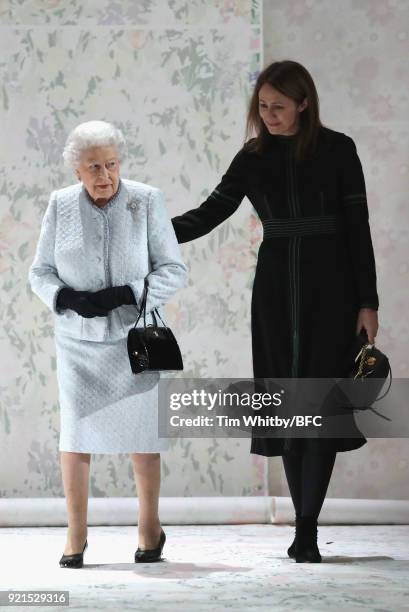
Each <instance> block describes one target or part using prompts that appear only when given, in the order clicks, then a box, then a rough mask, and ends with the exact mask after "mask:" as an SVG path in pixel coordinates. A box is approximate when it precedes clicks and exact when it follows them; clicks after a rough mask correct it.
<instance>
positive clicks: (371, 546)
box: [0, 525, 409, 612]
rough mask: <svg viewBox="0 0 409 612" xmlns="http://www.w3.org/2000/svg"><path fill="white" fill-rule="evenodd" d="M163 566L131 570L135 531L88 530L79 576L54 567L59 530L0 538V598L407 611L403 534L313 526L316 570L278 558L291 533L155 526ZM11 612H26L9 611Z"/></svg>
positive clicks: (311, 611)
mask: <svg viewBox="0 0 409 612" xmlns="http://www.w3.org/2000/svg"><path fill="white" fill-rule="evenodd" d="M163 527H164V530H165V532H166V535H167V541H166V544H165V547H164V551H163V554H164V559H165V560H164V561H162V562H160V563H153V564H135V563H134V562H133V555H134V551H135V549H136V546H137V543H136V539H137V528H136V527H121V526H119V527H118V526H115V527H111V526H110V527H92V526H91V527H89V531H88V548H87V550H86V552H85V555H84V567H83V568H82V569H66V568H60V567H59V565H58V561H59V559H60V557H61V555H62V552H63V549H64V545H65V533H66V528H60V527H50V528H44V527H41V528H34V527H30V528H27V527H26V528H3V529H1V530H0V538H1V549H0V550H1V554H0V589H1V590H10V589H16V590H23V589H26V590H29V589H30V590H40V589H49V590H57V589H61V590H68V591H69V593H70V605H69V607H57V606H50V607H44V606H36V607H35V608H34V609H37V610H43V609H44V610H64V609H68V610H70V612H74V611H75V612H77V611H79V610H92V611H94V610H97V609H98V610H99V611H104V610H115V611H118V612H119V611H123V610H138V612H139V611H141V612H144V611H147V610H149V611H151V610H152V611H155V612H156V611H157V610H160V609H163V610H166V612H173V611H177V612H180V611H181V609H182V608H183V610H185V611H186V612H202V611H206V612H207V611H212V612H216V611H219V610H249V609H250V608H251V609H252V610H263V611H264V610H266V611H267V610H269V611H272V610H274V611H275V612H276V611H280V610H286V611H287V610H297V612H317V611H320V610H325V611H326V612H328V611H331V610H338V611H339V610H346V611H348V612H352V611H353V610H360V611H361V610H371V611H376V612H384V611H385V612H386V611H387V612H392V611H393V612H403V611H409V526H408V525H407V526H405V525H401V526H397V525H385V526H382V525H370V526H355V525H354V526H332V525H331V526H319V530H318V544H319V548H320V552H321V555H322V557H323V562H322V563H317V564H300V563H298V564H297V563H295V561H293V560H291V559H289V558H288V556H287V552H286V551H287V548H288V546H289V544H290V543H291V542H292V540H293V536H294V527H293V526H290V525H214V526H212V525H205V526H201V525H189V526H175V525H170V526H166V525H163ZM10 609H13V610H20V609H21V610H28V609H33V608H30V607H23V606H13V607H12V608H10Z"/></svg>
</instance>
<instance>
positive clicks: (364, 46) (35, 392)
mask: <svg viewBox="0 0 409 612" xmlns="http://www.w3.org/2000/svg"><path fill="white" fill-rule="evenodd" d="M261 8H262V7H261V0H260V1H257V0H192V2H185V1H184V0H164V1H162V0H146V1H144V2H132V1H130V0H128V1H123V2H108V1H107V0H101V1H98V2H96V1H95V0H93V1H90V0H88V1H86V2H80V1H79V0H72V1H71V2H63V1H62V0H31V1H30V0H9V1H5V0H0V20H1V23H2V36H1V39H0V49H1V59H0V71H1V87H0V108H1V113H2V134H3V143H4V144H5V145H6V146H4V145H3V147H2V148H1V150H0V156H1V163H0V173H1V177H0V216H1V217H0V218H1V221H0V223H1V225H0V273H1V298H0V299H1V310H0V372H1V374H0V392H1V396H0V461H1V464H2V466H3V469H2V470H1V473H0V496H3V497H5V496H11V497H26V496H34V497H35V496H38V497H40V496H44V497H46V496H59V495H62V494H63V489H62V484H61V476H60V469H59V454H58V450H57V449H58V429H59V412H58V390H57V385H56V377H55V349H54V341H53V326H52V315H51V313H49V312H48V311H47V309H46V308H45V306H43V305H42V303H41V302H40V301H39V300H38V298H37V297H36V296H33V295H32V293H31V291H30V289H29V286H28V284H27V271H28V267H29V265H30V263H31V261H32V257H33V254H34V249H35V245H36V241H37V239H38V233H39V226H40V222H41V217H42V215H43V213H44V210H45V207H46V204H47V200H48V196H49V193H50V191H51V190H52V189H55V188H59V187H61V186H63V185H68V184H71V183H73V182H75V180H74V177H73V176H72V175H71V174H70V173H69V172H67V171H65V170H64V168H63V166H62V160H61V151H62V147H63V144H64V141H65V138H66V136H67V134H68V132H69V130H70V129H71V128H72V127H74V126H75V125H76V124H78V123H80V122H81V121H86V120H90V119H95V118H100V119H105V120H108V121H112V122H114V123H115V124H117V125H118V126H119V127H121V128H122V129H123V131H124V133H125V135H126V138H127V141H128V145H129V157H128V160H127V161H126V163H125V164H124V166H123V169H122V175H123V176H124V177H129V178H133V179H135V180H139V181H143V182H147V183H150V184H152V185H154V186H156V187H159V188H161V189H162V190H163V191H164V193H165V195H166V198H167V205H168V208H169V211H170V213H171V214H177V213H181V212H183V211H185V210H187V209H188V208H191V207H193V206H196V205H198V204H199V203H200V202H201V201H203V200H204V199H205V197H206V196H207V195H208V194H209V193H210V192H211V191H212V190H213V188H214V187H215V185H216V184H217V183H218V182H219V180H220V177H221V175H222V174H223V173H224V171H225V169H226V168H227V166H228V164H229V163H230V161H231V159H232V158H233V156H234V154H235V153H236V152H237V150H238V149H239V148H240V147H241V145H242V142H243V135H244V119H245V113H246V108H247V101H248V98H249V95H250V93H251V87H252V85H253V84H254V80H255V78H256V76H257V72H258V71H259V69H260V66H261V65H262V64H264V65H267V64H268V63H270V62H271V61H274V60H277V59H284V58H289V59H295V60H297V61H300V62H302V63H303V64H304V65H306V67H307V68H308V69H309V70H310V72H311V74H312V76H313V78H314V80H315V82H316V84H317V88H318V92H319V95H320V101H321V113H322V119H323V122H324V123H325V124H326V125H328V126H329V127H332V128H333V129H337V130H340V131H344V132H345V133H348V134H350V135H351V136H352V137H353V138H354V140H355V141H356V143H357V147H358V153H359V155H360V157H361V160H362V163H363V167H364V172H365V177H366V182H367V191H368V202H369V209H370V221H371V228H372V235H373V242H374V249H375V256H376V263H377V272H378V286H379V294H380V303H381V304H380V310H379V319H380V330H379V333H378V337H377V341H378V343H379V346H380V347H381V348H382V349H384V350H385V352H387V353H388V354H389V355H390V356H391V363H392V368H393V370H394V375H395V376H399V377H407V376H408V374H409V372H408V370H409V361H408V357H407V351H406V348H407V345H408V315H407V313H408V297H409V296H408V292H409V290H408V274H409V264H408V252H407V244H408V233H409V232H408V223H407V221H408V213H407V206H406V199H407V183H408V174H409V172H408V163H407V159H408V151H407V142H408V138H407V136H408V119H407V114H406V112H405V111H406V107H407V100H408V94H407V71H408V68H407V62H406V59H405V58H406V57H407V56H408V51H409V50H408V37H409V34H408V9H409V7H408V4H407V2H404V1H402V0H396V1H394V2H391V1H388V0H345V2H342V3H336V2H333V1H332V0H286V1H281V0H277V1H276V0H272V1H269V0H266V1H265V2H264V7H263V14H262V10H261ZM261 32H262V34H261ZM262 44H263V47H264V57H261V56H260V52H261V51H262V48H261V45H262ZM386 206H387V211H386ZM260 230H261V228H260V224H259V222H258V219H257V218H256V216H255V215H254V214H253V213H252V208H251V206H250V204H249V202H248V201H247V200H244V202H243V204H242V205H241V207H240V209H239V210H238V211H237V212H236V213H235V214H234V215H233V217H231V218H230V219H228V220H227V221H226V222H225V223H224V224H222V225H221V226H219V227H218V228H216V230H214V231H213V232H212V233H211V234H210V235H208V236H205V237H203V238H201V239H200V240H196V241H194V242H192V243H188V244H186V245H183V246H182V253H183V256H184V258H185V261H186V263H187V264H188V266H189V269H190V285H189V287H188V288H187V289H185V290H183V292H179V294H178V295H177V296H176V298H175V299H174V300H173V301H172V303H171V304H169V306H168V307H167V309H166V311H167V314H168V321H169V323H170V325H171V326H172V327H173V328H174V330H175V332H176V333H177V336H178V338H179V339H180V344H181V346H182V349H183V353H184V358H185V363H186V372H185V375H191V376H220V377H222V376H226V377H228V376H232V375H233V374H232V373H234V375H237V376H250V375H251V355H250V348H251V345H250V327H249V326H250V294H251V285H252V278H253V274H254V268H255V262H256V254H257V249H258V244H259V242H260V240H261V231H260ZM243 347H244V348H243ZM239 349H240V350H239ZM408 446H409V445H408V443H407V441H406V440H402V441H399V440H396V441H393V440H370V441H369V443H368V444H367V445H365V446H364V447H363V448H362V449H359V450H358V451H353V452H351V453H339V454H338V457H337V461H336V465H335V469H334V476H333V479H332V481H331V484H330V488H329V491H328V495H329V496H335V497H362V498H368V497H378V498H382V497H385V498H388V497H389V498H403V499H408V496H409V482H408V479H407V469H408V464H409V451H408ZM162 459H163V462H162V467H163V483H162V489H161V493H162V495H240V494H243V495H263V494H265V493H266V492H267V490H268V489H267V484H268V485H269V491H270V493H271V494H277V495H280V494H283V495H288V489H287V487H286V484H285V479H284V476H283V471H282V468H281V459H280V458H272V459H271V460H269V462H267V461H265V459H264V458H261V457H255V456H250V455H249V441H248V440H236V441H234V440H233V441H231V440H230V441H226V440H222V439H216V440H210V439H209V440H195V439H192V440H188V439H184V440H181V441H175V442H173V443H172V447H171V450H170V451H169V452H168V453H164V454H163V456H162ZM267 463H268V465H269V478H268V483H267V479H266V470H265V468H266V465H267ZM7 465H10V466H11V465H12V466H13V467H12V468H10V469H9V470H5V469H4V466H7ZM238 474H239V475H240V478H238V477H237V475H238ZM134 494H135V487H134V483H133V474H132V470H131V465H130V461H129V458H128V456H127V455H105V456H104V455H94V456H93V459H92V470H91V481H90V495H92V496H105V495H109V496H111V495H115V496H116V495H118V496H123V495H134Z"/></svg>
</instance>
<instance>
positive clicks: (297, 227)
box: [262, 215, 343, 240]
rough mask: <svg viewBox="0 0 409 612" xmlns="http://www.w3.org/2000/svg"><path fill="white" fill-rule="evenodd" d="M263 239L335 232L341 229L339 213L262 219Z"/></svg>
mask: <svg viewBox="0 0 409 612" xmlns="http://www.w3.org/2000/svg"><path fill="white" fill-rule="evenodd" d="M262 224H263V230H264V233H263V240H265V239H266V238H274V237H281V236H306V235H308V234H335V233H336V232H339V231H341V230H342V227H343V224H342V218H341V216H340V215H321V216H318V217H297V218H294V219H292V218H285V219H278V218H276V219H264V220H263V221H262Z"/></svg>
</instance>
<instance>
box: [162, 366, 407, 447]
mask: <svg viewBox="0 0 409 612" xmlns="http://www.w3.org/2000/svg"><path fill="white" fill-rule="evenodd" d="M373 384H374V381H373V380H372V381H368V382H366V381H365V384H358V385H357V384H356V381H355V382H354V381H352V380H351V379H330V378H318V379H312V378H308V379H304V378H275V379H272V378H271V379H270V378H263V379H254V378H251V379H236V378H205V379H204V378H200V379H198V378H181V377H176V378H171V377H168V376H167V377H165V378H162V379H161V380H160V382H159V387H158V399H159V421H158V433H159V436H160V437H164V438H183V437H186V438H194V437H198V438H213V437H233V438H241V437H252V436H257V437H269V438H273V437H279V438H282V437H301V438H311V437H313V438H317V437H322V438H344V437H347V438H360V437H362V436H365V437H375V438H376V437H382V438H384V437H394V438H402V437H403V438H405V437H409V418H408V416H409V406H408V398H409V393H408V391H409V381H408V379H394V382H393V385H392V389H391V392H390V393H389V394H388V396H387V398H385V400H382V401H381V402H379V403H378V404H376V403H375V404H366V403H365V402H366V400H367V399H368V398H372V399H373V397H372V396H373V394H372V395H371V388H372V389H373V388H374V387H371V385H373ZM392 390H393V393H392ZM368 401H369V400H368ZM371 401H372V400H371ZM374 407H376V410H375V409H374Z"/></svg>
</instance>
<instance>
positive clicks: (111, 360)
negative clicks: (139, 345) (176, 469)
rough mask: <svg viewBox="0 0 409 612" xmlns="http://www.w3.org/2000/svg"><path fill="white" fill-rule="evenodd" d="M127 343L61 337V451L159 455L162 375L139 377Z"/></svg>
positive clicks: (164, 445)
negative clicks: (159, 407)
mask: <svg viewBox="0 0 409 612" xmlns="http://www.w3.org/2000/svg"><path fill="white" fill-rule="evenodd" d="M126 344H127V338H126V337H124V338H121V339H120V340H115V341H104V342H89V341H87V340H78V339H77V338H71V337H70V336H63V335H60V334H58V335H57V334H56V335H55V345H56V358H57V380H58V388H59V403H60V440H59V450H60V451H71V452H78V453H108V454H109V453H157V452H160V451H164V450H168V448H169V439H167V438H159V437H158V381H159V378H160V374H159V372H156V371H150V372H142V373H141V374H133V373H132V371H131V366H130V364H129V358H128V351H127V346H126Z"/></svg>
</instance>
